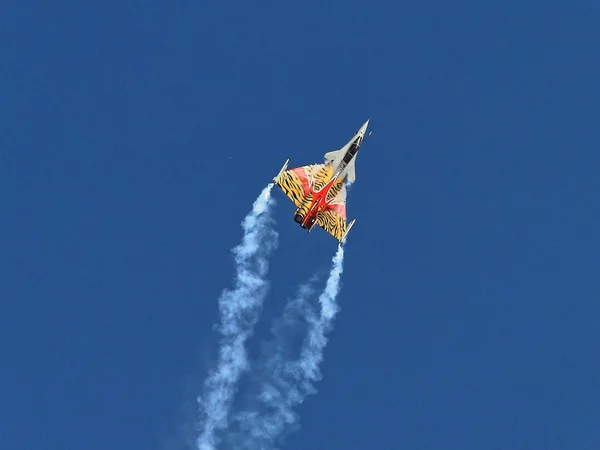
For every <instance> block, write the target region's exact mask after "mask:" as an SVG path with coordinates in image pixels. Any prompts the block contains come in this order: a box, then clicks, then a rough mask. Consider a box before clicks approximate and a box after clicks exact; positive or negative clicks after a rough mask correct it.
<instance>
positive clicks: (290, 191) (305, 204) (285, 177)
mask: <svg viewBox="0 0 600 450" xmlns="http://www.w3.org/2000/svg"><path fill="white" fill-rule="evenodd" d="M333 176H334V173H333V167H332V165H331V163H326V164H310V165H307V166H301V167H296V168H293V169H289V170H285V171H284V172H282V173H281V176H280V177H279V179H278V181H277V185H278V186H279V187H280V188H281V190H282V191H283V192H284V193H285V194H286V195H287V196H288V197H289V198H290V199H291V200H292V202H294V204H295V205H296V206H297V207H298V208H297V210H296V212H295V215H298V216H300V217H301V218H302V225H306V224H307V223H308V222H310V223H312V222H314V220H316V222H317V224H318V225H319V226H320V227H322V228H323V229H324V230H325V231H327V232H328V233H329V234H331V235H332V236H334V237H335V238H336V239H338V240H339V239H341V238H342V236H343V235H344V233H345V232H346V226H347V225H346V186H345V182H344V179H339V178H336V179H333ZM315 208H316V211H315ZM311 209H312V212H311ZM309 212H311V214H310V215H311V217H308V216H309ZM309 219H310V220H309Z"/></svg>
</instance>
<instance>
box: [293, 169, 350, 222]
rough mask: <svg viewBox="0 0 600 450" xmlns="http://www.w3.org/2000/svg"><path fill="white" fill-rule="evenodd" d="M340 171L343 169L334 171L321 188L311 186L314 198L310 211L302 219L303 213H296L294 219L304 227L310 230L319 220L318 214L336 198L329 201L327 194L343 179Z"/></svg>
mask: <svg viewBox="0 0 600 450" xmlns="http://www.w3.org/2000/svg"><path fill="white" fill-rule="evenodd" d="M340 172H341V171H338V172H336V173H334V175H333V176H332V177H331V178H330V179H329V180H328V181H327V183H325V185H324V186H323V187H322V188H321V189H318V190H316V189H315V188H314V186H311V188H310V189H311V197H312V200H311V203H310V206H309V208H308V212H307V213H306V215H305V216H304V219H302V215H300V214H296V216H295V217H294V220H295V221H296V222H298V223H299V224H300V226H301V227H302V228H305V229H308V230H309V231H310V230H312V228H313V227H314V226H315V223H316V221H317V215H318V214H319V213H320V212H322V211H323V210H324V209H325V208H326V207H327V206H329V205H330V204H331V203H332V202H333V200H334V199H331V200H330V201H329V202H328V201H327V194H329V191H330V190H331V188H332V187H333V185H334V184H335V183H336V182H337V181H341V180H343V178H340V176H339V173H340Z"/></svg>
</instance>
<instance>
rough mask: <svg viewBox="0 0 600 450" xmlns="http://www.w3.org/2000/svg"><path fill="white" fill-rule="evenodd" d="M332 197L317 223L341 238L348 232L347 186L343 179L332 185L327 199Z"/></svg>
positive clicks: (337, 237) (318, 217)
mask: <svg viewBox="0 0 600 450" xmlns="http://www.w3.org/2000/svg"><path fill="white" fill-rule="evenodd" d="M332 198H333V201H332V202H331V203H330V204H329V206H328V207H327V209H326V210H325V211H323V212H321V213H319V214H318V215H317V224H318V225H319V226H320V227H322V228H323V229H324V230H325V231H327V232H328V233H329V234H331V235H332V236H333V237H335V238H336V239H338V240H340V239H341V238H342V236H344V234H345V233H346V186H345V185H344V181H343V180H340V181H338V182H337V183H335V184H334V185H333V186H332V187H331V190H330V191H329V192H328V194H327V200H328V201H329V200H330V199H332Z"/></svg>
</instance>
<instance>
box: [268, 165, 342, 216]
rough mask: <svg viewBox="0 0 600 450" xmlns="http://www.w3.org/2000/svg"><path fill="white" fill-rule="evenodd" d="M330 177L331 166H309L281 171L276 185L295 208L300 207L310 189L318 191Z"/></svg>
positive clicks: (331, 173)
mask: <svg viewBox="0 0 600 450" xmlns="http://www.w3.org/2000/svg"><path fill="white" fill-rule="evenodd" d="M331 175H333V169H332V168H331V164H310V165H308V166H301V167H295V168H294V169H289V170H285V171H283V172H282V173H281V176H280V177H279V179H278V180H277V184H278V185H279V187H280V188H281V190H282V191H283V192H284V193H285V195H287V196H288V197H289V198H290V199H291V200H292V201H293V202H294V204H295V205H296V206H300V205H301V204H302V202H303V200H304V199H305V198H306V197H307V196H308V195H309V194H310V193H311V188H316V189H320V188H321V187H323V186H324V185H325V183H326V182H327V180H328V179H329V178H330V177H331ZM328 177H329V178H328Z"/></svg>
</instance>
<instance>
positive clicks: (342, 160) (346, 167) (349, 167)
mask: <svg viewBox="0 0 600 450" xmlns="http://www.w3.org/2000/svg"><path fill="white" fill-rule="evenodd" d="M368 124H369V121H368V120H367V121H366V122H365V123H364V125H363V126H362V127H361V128H360V129H359V130H358V131H357V132H356V133H355V134H354V136H353V137H352V139H350V141H349V142H348V143H347V144H346V145H344V146H343V147H342V148H341V149H339V150H338V151H336V152H331V153H330V154H331V155H332V156H333V158H332V159H331V160H330V161H329V162H328V163H327V164H331V168H332V172H333V175H332V176H331V178H329V180H327V182H326V183H325V185H323V186H322V187H321V188H319V189H315V186H311V187H310V190H311V194H312V195H311V196H310V197H311V200H310V204H309V205H306V206H308V210H307V212H306V214H305V215H303V214H299V212H300V208H299V209H298V211H297V212H296V215H295V216H294V221H296V222H297V223H299V224H300V226H301V227H302V228H305V229H308V230H309V231H310V230H311V229H312V228H313V227H314V226H315V223H316V221H317V216H318V214H319V213H320V212H322V211H323V210H325V209H326V208H327V207H328V206H330V205H331V203H332V202H333V201H334V199H333V198H331V197H332V196H330V200H329V201H327V198H328V194H329V191H330V190H331V188H332V187H333V186H334V185H335V184H336V183H338V182H343V181H344V180H345V179H346V177H347V175H348V173H349V172H350V171H351V174H352V177H351V179H350V181H351V182H352V181H353V178H354V163H355V158H356V155H357V153H358V150H359V148H360V145H361V143H362V141H363V139H364V136H365V132H366V130H367V126H368ZM330 154H327V155H325V156H326V157H327V156H328V155H330ZM306 206H305V207H306ZM302 209H304V208H302ZM303 216H304V217H303Z"/></svg>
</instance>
